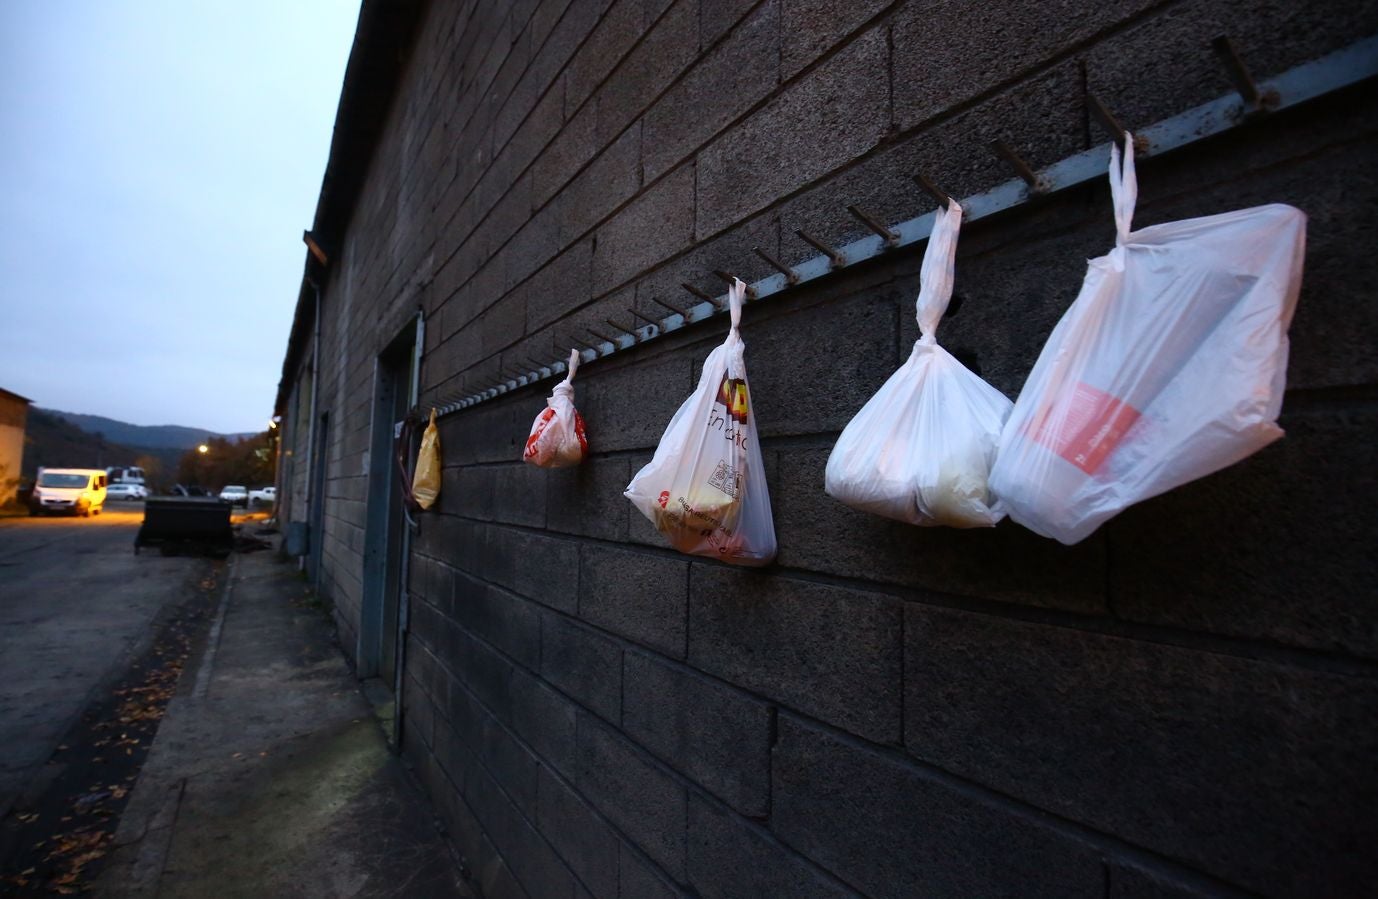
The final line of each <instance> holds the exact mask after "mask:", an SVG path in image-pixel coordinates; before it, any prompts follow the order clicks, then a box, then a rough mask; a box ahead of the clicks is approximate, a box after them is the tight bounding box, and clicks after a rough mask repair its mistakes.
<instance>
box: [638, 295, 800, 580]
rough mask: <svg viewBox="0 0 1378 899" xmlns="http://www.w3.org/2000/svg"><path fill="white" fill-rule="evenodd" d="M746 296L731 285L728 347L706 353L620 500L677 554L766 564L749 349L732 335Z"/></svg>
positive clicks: (765, 516) (769, 542)
mask: <svg viewBox="0 0 1378 899" xmlns="http://www.w3.org/2000/svg"><path fill="white" fill-rule="evenodd" d="M745 295H746V285H745V284H743V283H742V282H741V281H740V280H737V281H734V282H733V284H732V287H731V289H730V290H729V291H728V302H729V304H730V307H731V314H732V330H731V331H730V332H729V333H728V335H727V341H726V342H725V343H723V345H722V346H720V347H718V348H717V349H715V350H713V352H712V353H710V354H709V355H708V358H707V359H706V360H705V361H704V363H703V374H702V375H701V376H700V378H699V385H698V387H697V388H696V389H695V390H694V393H693V395H691V396H690V397H689V398H688V399H687V400H685V401H684V403H683V405H681V406H680V407H679V411H677V412H676V413H675V415H674V417H673V418H671V419H670V424H669V426H668V427H666V429H665V433H664V435H662V436H661V438H660V445H659V446H658V447H656V452H655V456H654V457H653V458H652V459H651V462H650V464H648V465H647V466H646V467H645V468H643V469H641V471H639V472H637V474H636V476H635V477H634V478H632V482H631V483H630V484H628V485H627V490H626V492H625V494H624V495H625V496H626V497H627V499H629V500H631V501H632V504H633V505H635V506H636V507H637V509H639V510H641V514H642V515H645V516H646V517H647V518H648V519H650V520H651V522H652V523H653V524H654V525H655V526H656V529H657V530H659V531H660V532H661V533H662V534H664V535H665V536H666V537H667V538H669V540H670V544H671V545H672V546H674V547H675V549H678V550H679V551H680V552H684V553H690V554H691V555H697V556H708V557H710V558H714V559H721V560H722V561H724V562H731V563H734V564H737V565H767V564H769V563H770V561H771V560H772V559H774V558H775V523H774V521H773V519H772V518H771V513H770V495H769V493H768V492H767V490H766V478H765V471H764V468H763V466H762V462H761V447H760V444H759V442H758V441H757V434H756V415H755V412H754V410H753V408H752V403H751V393H750V390H749V388H748V387H747V380H746V362H745V359H744V351H745V349H746V344H744V343H743V342H742V339H741V337H740V336H739V335H738V334H737V325H738V323H739V322H740V320H741V314H742V299H743V297H744V296H745Z"/></svg>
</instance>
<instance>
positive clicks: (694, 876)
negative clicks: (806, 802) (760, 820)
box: [688, 794, 856, 899]
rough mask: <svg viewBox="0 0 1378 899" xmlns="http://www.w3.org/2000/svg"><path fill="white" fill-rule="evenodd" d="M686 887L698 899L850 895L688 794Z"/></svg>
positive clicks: (756, 830)
mask: <svg viewBox="0 0 1378 899" xmlns="http://www.w3.org/2000/svg"><path fill="white" fill-rule="evenodd" d="M688 867H689V883H690V884H691V885H693V887H694V888H695V889H696V890H698V892H699V895H701V896H722V897H724V899H751V897H757V896H790V897H792V899H838V897H843V896H855V895H856V894H855V893H853V892H852V891H851V890H848V889H846V888H845V887H842V886H840V885H839V884H837V883H836V882H835V881H833V880H831V879H830V878H829V877H828V876H827V875H825V874H823V873H821V872H820V871H818V870H817V869H816V868H814V867H813V866H811V865H810V864H809V863H808V862H807V861H806V860H805V859H804V858H803V857H801V856H800V855H799V854H798V853H796V852H795V851H794V850H792V849H790V848H788V847H786V846H783V845H781V844H780V843H779V842H778V841H776V840H775V839H774V838H773V837H771V836H770V834H769V832H768V831H765V830H764V829H762V828H761V827H759V826H756V825H752V824H750V823H749V822H747V821H745V820H744V819H742V818H740V817H738V816H737V815H734V814H732V812H730V811H728V810H727V809H725V808H722V807H721V806H719V805H717V804H716V803H713V802H709V801H707V800H705V799H703V798H702V797H700V796H698V795H695V794H691V795H690V796H689V865H688Z"/></svg>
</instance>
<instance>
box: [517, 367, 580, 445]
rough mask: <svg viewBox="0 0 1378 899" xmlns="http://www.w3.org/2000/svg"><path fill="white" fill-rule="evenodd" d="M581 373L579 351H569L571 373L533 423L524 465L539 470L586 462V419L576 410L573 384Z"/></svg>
mask: <svg viewBox="0 0 1378 899" xmlns="http://www.w3.org/2000/svg"><path fill="white" fill-rule="evenodd" d="M578 369H579V351H578V350H570V351H569V367H568V369H567V372H568V373H567V374H566V375H565V379H564V380H563V381H561V382H560V383H558V384H556V385H555V389H554V391H552V392H551V395H550V398H549V399H547V400H546V401H545V405H546V407H545V408H544V409H542V410H541V414H539V415H537V416H536V420H535V421H534V422H532V423H531V433H530V435H528V436H527V438H526V447H525V449H523V450H522V461H524V462H530V463H531V464H532V465H535V466H537V467H539V468H567V467H569V466H571V465H578V464H579V463H580V462H582V461H584V455H585V454H586V453H587V452H588V450H589V442H588V438H587V437H586V436H585V435H584V417H583V416H582V415H580V414H579V411H578V410H577V409H575V408H574V383H573V382H574V373H575V372H576V371H578Z"/></svg>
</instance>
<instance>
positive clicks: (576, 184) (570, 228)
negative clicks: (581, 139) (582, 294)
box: [546, 124, 641, 246]
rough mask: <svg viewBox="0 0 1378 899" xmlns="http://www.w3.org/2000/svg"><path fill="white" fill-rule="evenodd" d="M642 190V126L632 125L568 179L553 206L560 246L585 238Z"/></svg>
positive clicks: (548, 207) (549, 207)
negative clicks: (556, 215) (557, 222)
mask: <svg viewBox="0 0 1378 899" xmlns="http://www.w3.org/2000/svg"><path fill="white" fill-rule="evenodd" d="M640 187H641V126H640V125H639V124H633V125H632V127H630V128H628V129H627V130H626V131H624V132H623V133H622V134H621V136H620V137H617V138H615V139H614V140H613V141H612V142H611V143H610V144H608V145H607V146H606V147H604V148H603V150H602V151H601V152H599V154H598V155H597V156H596V157H595V158H594V159H593V161H592V162H590V163H589V165H588V167H587V168H585V169H584V170H583V171H581V172H579V174H577V175H575V176H574V177H573V178H572V179H570V181H569V183H568V184H566V185H565V188H564V190H562V191H561V192H560V196H559V199H558V202H557V204H556V205H555V206H547V207H546V209H551V208H558V210H559V212H560V231H559V238H560V246H569V245H571V244H573V243H575V242H576V241H578V240H579V239H580V238H582V237H584V235H586V234H587V233H588V232H589V231H590V230H591V229H592V228H593V227H594V226H595V225H597V224H598V223H599V222H601V221H602V220H603V219H604V218H606V217H607V216H608V215H609V214H610V213H611V212H612V211H613V210H614V209H616V208H617V207H618V206H621V205H622V204H623V203H624V202H626V201H627V200H628V199H630V198H631V197H632V196H633V195H634V194H635V193H636V192H637V190H638V189H639V188H640Z"/></svg>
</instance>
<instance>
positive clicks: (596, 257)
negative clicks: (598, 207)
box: [593, 163, 694, 294]
mask: <svg viewBox="0 0 1378 899" xmlns="http://www.w3.org/2000/svg"><path fill="white" fill-rule="evenodd" d="M693 235H694V164H693V163H686V164H684V165H682V166H680V167H679V168H678V169H676V170H675V171H673V172H671V173H670V174H668V175H666V176H665V177H664V178H662V179H661V180H660V181H658V182H656V183H655V184H653V185H651V186H650V187H648V188H646V189H645V190H643V191H642V192H641V193H640V194H639V195H638V196H637V197H636V199H634V200H633V201H632V202H631V203H629V204H628V205H627V206H626V207H624V208H623V209H622V210H621V211H620V212H618V213H617V214H616V215H615V216H613V217H612V218H611V219H609V220H608V221H606V222H604V223H603V224H602V225H601V226H600V227H599V229H598V236H597V241H596V243H595V245H594V248H593V292H594V293H595V294H601V293H606V292H607V291H609V290H612V289H613V288H615V287H618V286H620V285H622V284H623V283H625V282H626V281H627V280H629V279H630V278H631V277H633V276H634V275H636V274H637V273H639V272H643V271H645V270H646V269H648V268H651V267H652V266H654V265H655V264H657V263H659V262H660V261H662V260H664V259H666V258H667V257H669V256H671V255H673V254H675V253H677V252H679V251H680V250H681V249H683V248H684V246H685V245H686V244H688V243H690V242H691V241H692V240H693Z"/></svg>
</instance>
